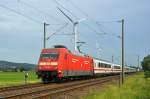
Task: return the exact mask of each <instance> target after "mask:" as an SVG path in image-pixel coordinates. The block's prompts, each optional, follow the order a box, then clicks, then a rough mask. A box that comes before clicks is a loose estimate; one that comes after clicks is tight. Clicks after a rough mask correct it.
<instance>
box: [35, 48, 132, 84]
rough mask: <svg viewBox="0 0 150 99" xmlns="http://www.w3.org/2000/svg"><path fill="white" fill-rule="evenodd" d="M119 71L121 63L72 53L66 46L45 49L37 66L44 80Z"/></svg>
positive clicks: (38, 73) (38, 72)
mask: <svg viewBox="0 0 150 99" xmlns="http://www.w3.org/2000/svg"><path fill="white" fill-rule="evenodd" d="M128 69H130V68H128ZM127 71H129V70H127V69H126V72H127ZM118 72H121V66H120V65H117V64H112V63H111V62H107V61H104V60H100V59H95V58H92V57H89V56H86V57H85V56H79V55H75V54H72V53H71V52H70V51H69V50H68V49H67V48H66V47H64V46H55V47H54V48H47V49H43V50H42V52H41V55H40V58H39V62H38V66H37V75H38V77H39V78H42V81H43V82H49V81H52V80H58V79H62V78H74V77H85V76H94V75H98V74H106V73H118Z"/></svg>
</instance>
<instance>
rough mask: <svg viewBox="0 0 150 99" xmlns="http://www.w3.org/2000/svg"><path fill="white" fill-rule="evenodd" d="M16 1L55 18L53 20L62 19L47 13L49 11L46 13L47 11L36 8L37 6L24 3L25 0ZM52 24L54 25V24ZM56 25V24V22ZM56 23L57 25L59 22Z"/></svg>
mask: <svg viewBox="0 0 150 99" xmlns="http://www.w3.org/2000/svg"><path fill="white" fill-rule="evenodd" d="M18 2H19V3H22V4H24V5H25V6H27V7H30V8H32V9H34V10H35V11H37V12H39V13H42V14H44V15H47V16H49V17H50V18H52V19H53V20H55V21H60V22H62V20H60V19H58V18H56V17H54V16H52V15H51V14H49V13H47V12H45V11H43V10H41V9H38V8H37V7H34V6H33V5H30V4H29V3H26V2H24V1H22V0H19V1H18ZM54 25H55V24H54ZM56 25H57V24H56ZM58 25H59V24H58Z"/></svg>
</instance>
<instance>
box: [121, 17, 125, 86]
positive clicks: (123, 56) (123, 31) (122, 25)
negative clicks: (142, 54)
mask: <svg viewBox="0 0 150 99" xmlns="http://www.w3.org/2000/svg"><path fill="white" fill-rule="evenodd" d="M121 21H122V36H121V37H122V39H121V40H122V44H121V45H122V62H121V63H122V77H121V78H122V84H123V83H124V19H122V20H121Z"/></svg>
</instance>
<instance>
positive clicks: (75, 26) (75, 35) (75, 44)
mask: <svg viewBox="0 0 150 99" xmlns="http://www.w3.org/2000/svg"><path fill="white" fill-rule="evenodd" d="M77 24H78V23H74V24H73V33H74V50H75V52H76V51H77Z"/></svg>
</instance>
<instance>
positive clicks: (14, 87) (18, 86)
mask: <svg viewBox="0 0 150 99" xmlns="http://www.w3.org/2000/svg"><path fill="white" fill-rule="evenodd" d="M42 85H43V84H42V83H34V84H24V85H17V86H9V87H2V88H0V93H1V92H4V91H10V90H19V89H24V88H30V87H38V86H42Z"/></svg>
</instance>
